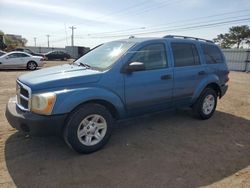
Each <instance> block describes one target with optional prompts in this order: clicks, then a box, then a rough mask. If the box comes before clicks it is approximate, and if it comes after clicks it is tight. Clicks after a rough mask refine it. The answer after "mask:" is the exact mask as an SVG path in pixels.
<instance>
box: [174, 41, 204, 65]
mask: <svg viewBox="0 0 250 188" xmlns="http://www.w3.org/2000/svg"><path fill="white" fill-rule="evenodd" d="M171 46H172V50H173V56H174V66H175V67H185V66H193V65H199V64H200V59H199V55H198V52H197V49H196V47H195V45H194V44H188V43H172V45H171Z"/></svg>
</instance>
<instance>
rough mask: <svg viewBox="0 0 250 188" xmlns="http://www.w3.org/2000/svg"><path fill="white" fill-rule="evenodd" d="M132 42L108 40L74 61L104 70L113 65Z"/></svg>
mask: <svg viewBox="0 0 250 188" xmlns="http://www.w3.org/2000/svg"><path fill="white" fill-rule="evenodd" d="M134 44H135V43H133V42H125V41H114V42H108V43H105V44H103V45H101V46H99V47H97V48H96V49H94V50H93V51H90V52H89V53H87V54H85V55H84V56H82V57H81V58H79V59H78V60H77V61H75V62H74V63H75V64H77V65H87V66H89V67H92V68H96V69H101V70H105V69H107V68H109V67H110V66H111V65H113V64H114V63H115V62H116V61H117V60H118V59H119V58H120V57H121V56H122V55H123V54H124V53H125V52H126V51H127V50H128V49H129V48H130V47H132V46H133V45H134Z"/></svg>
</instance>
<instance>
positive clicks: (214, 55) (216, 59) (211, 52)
mask: <svg viewBox="0 0 250 188" xmlns="http://www.w3.org/2000/svg"><path fill="white" fill-rule="evenodd" d="M202 49H203V52H204V56H205V60H206V63H207V64H214V63H223V56H222V54H221V51H220V50H219V48H218V47H217V46H214V45H207V44H203V45H202Z"/></svg>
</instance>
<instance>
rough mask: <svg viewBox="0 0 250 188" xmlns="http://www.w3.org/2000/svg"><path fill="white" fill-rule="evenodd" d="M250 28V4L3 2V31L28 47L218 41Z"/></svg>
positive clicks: (226, 0) (235, 0)
mask: <svg viewBox="0 0 250 188" xmlns="http://www.w3.org/2000/svg"><path fill="white" fill-rule="evenodd" d="M235 25H250V0H151V1H149V0H137V1H135V0H123V1H114V0H99V1H98V0H54V1H52V0H0V30H2V31H3V32H4V33H6V34H18V35H22V37H24V38H26V39H27V40H28V43H27V45H28V46H34V43H35V42H34V38H36V44H37V46H47V36H46V35H50V38H49V40H50V46H51V47H64V46H68V45H71V29H70V28H69V27H70V26H74V27H76V29H75V30H74V44H75V45H76V46H86V47H94V46H96V45H98V44H100V43H103V42H108V41H112V40H117V39H120V38H127V37H129V36H131V35H133V36H135V37H161V36H164V35H169V34H175V35H186V36H194V37H200V38H206V39H213V38H215V37H216V36H217V35H218V34H220V33H225V32H227V31H228V28H229V27H231V26H235Z"/></svg>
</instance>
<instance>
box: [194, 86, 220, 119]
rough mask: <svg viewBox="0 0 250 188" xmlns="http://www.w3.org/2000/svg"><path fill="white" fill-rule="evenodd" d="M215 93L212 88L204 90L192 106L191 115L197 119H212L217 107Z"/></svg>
mask: <svg viewBox="0 0 250 188" xmlns="http://www.w3.org/2000/svg"><path fill="white" fill-rule="evenodd" d="M217 98H218V95H217V92H216V91H215V90H214V89H212V88H206V89H204V91H203V92H202V93H201V95H200V96H199V98H198V99H197V101H196V102H195V103H194V105H193V106H192V109H193V114H194V116H195V117H196V118H198V119H202V120H205V119H209V118H210V117H212V115H213V113H214V111H215V109H216V106H217Z"/></svg>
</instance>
